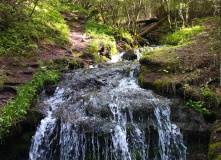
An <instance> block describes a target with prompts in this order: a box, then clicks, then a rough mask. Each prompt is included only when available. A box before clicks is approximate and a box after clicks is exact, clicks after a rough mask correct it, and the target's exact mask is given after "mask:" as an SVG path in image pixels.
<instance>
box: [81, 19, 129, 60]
mask: <svg viewBox="0 0 221 160" xmlns="http://www.w3.org/2000/svg"><path fill="white" fill-rule="evenodd" d="M85 29H86V34H87V35H88V36H90V37H92V38H93V42H92V43H91V45H90V49H89V50H90V52H91V53H92V54H93V55H94V56H95V57H97V52H98V51H99V47H105V48H107V49H108V51H109V52H110V56H113V55H114V54H116V53H117V45H116V42H117V41H120V40H121V39H122V38H124V39H126V41H127V42H128V43H129V44H130V43H132V42H133V38H132V36H131V34H130V33H128V32H127V31H125V30H124V29H117V28H114V27H111V26H106V25H104V24H100V23H97V22H96V21H95V20H94V19H93V18H92V19H90V20H89V21H88V22H87V25H86V26H85Z"/></svg>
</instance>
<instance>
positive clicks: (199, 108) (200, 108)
mask: <svg viewBox="0 0 221 160" xmlns="http://www.w3.org/2000/svg"><path fill="white" fill-rule="evenodd" d="M186 104H187V105H189V106H191V107H193V109H195V110H196V111H197V112H199V113H200V115H201V116H202V117H203V115H206V114H210V112H209V110H208V109H206V108H204V107H203V102H202V101H192V100H189V101H187V102H186Z"/></svg>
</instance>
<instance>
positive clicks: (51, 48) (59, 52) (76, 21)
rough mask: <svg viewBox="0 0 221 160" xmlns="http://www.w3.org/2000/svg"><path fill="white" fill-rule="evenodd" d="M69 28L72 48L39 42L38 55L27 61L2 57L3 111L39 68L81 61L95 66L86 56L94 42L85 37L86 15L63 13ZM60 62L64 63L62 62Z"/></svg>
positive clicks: (0, 94)
mask: <svg viewBox="0 0 221 160" xmlns="http://www.w3.org/2000/svg"><path fill="white" fill-rule="evenodd" d="M62 16H63V17H64V19H65V20H66V21H67V24H68V26H69V28H70V44H69V45H68V46H65V47H58V46H55V45H51V44H44V42H40V43H39V44H38V49H37V50H36V54H35V55H31V56H28V57H24V56H22V57H18V56H4V55H1V56H0V79H1V82H2V84H0V108H1V107H2V106H4V105H6V104H7V103H8V102H9V100H10V99H13V98H15V96H16V92H17V89H18V88H19V86H21V85H24V84H25V82H26V81H30V80H31V79H32V78H33V73H34V72H36V71H39V68H40V66H41V65H42V66H43V65H45V64H46V63H47V62H52V61H53V62H54V63H60V62H61V61H62V60H65V63H68V62H76V60H77V61H80V62H82V63H83V64H81V65H82V66H88V65H90V64H92V63H93V59H92V57H91V56H89V55H85V54H83V52H84V51H85V50H86V49H87V47H88V45H89V44H90V42H91V39H89V38H87V37H86V36H85V35H84V33H85V31H84V26H85V25H86V23H87V20H86V15H84V14H82V13H75V12H72V11H67V12H64V13H62ZM59 59H61V61H59Z"/></svg>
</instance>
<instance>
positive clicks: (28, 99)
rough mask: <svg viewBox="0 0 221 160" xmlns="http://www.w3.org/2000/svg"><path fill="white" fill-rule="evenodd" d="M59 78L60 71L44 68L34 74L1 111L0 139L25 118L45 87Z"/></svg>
mask: <svg viewBox="0 0 221 160" xmlns="http://www.w3.org/2000/svg"><path fill="white" fill-rule="evenodd" d="M59 78H60V76H59V72H57V71H52V70H42V71H39V72H36V73H35V74H34V79H33V80H32V81H31V82H27V83H26V85H25V86H24V87H22V88H21V89H20V90H19V91H18V92H17V98H16V99H15V100H12V101H11V102H10V104H8V105H6V106H5V107H4V108H2V110H1V111H0V139H2V138H3V137H4V136H5V135H6V134H8V133H9V131H10V128H11V127H12V126H14V125H16V124H17V123H19V122H20V121H22V120H24V119H25V117H26V114H27V111H28V109H29V108H30V106H31V105H32V104H33V101H34V99H35V98H37V97H38V95H39V93H40V92H41V91H42V89H43V87H44V86H45V85H49V84H54V83H56V82H57V81H58V80H59Z"/></svg>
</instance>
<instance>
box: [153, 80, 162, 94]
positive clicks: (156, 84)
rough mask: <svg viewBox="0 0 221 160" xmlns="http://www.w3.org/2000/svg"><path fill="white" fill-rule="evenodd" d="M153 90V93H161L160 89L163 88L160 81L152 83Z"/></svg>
mask: <svg viewBox="0 0 221 160" xmlns="http://www.w3.org/2000/svg"><path fill="white" fill-rule="evenodd" d="M153 88H154V89H155V91H156V92H157V93H159V94H162V93H163V91H162V88H163V82H162V81H161V80H159V79H158V80H155V81H154V82H153Z"/></svg>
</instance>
